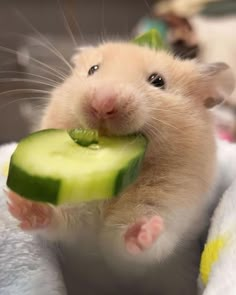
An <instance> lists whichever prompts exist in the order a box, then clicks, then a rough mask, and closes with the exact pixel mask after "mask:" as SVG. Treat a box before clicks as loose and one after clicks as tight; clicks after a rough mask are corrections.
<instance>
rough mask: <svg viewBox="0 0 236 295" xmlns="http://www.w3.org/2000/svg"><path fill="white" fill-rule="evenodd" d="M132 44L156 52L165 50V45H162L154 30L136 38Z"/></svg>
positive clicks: (158, 35)
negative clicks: (146, 47)
mask: <svg viewBox="0 0 236 295" xmlns="http://www.w3.org/2000/svg"><path fill="white" fill-rule="evenodd" d="M133 42H134V43H136V44H138V45H141V46H148V47H150V48H152V49H156V50H157V49H165V48H166V45H165V44H164V41H163V39H162V38H161V35H160V33H159V31H157V30H156V29H151V30H149V31H147V32H145V33H144V34H141V35H139V36H137V37H136V38H135V39H133Z"/></svg>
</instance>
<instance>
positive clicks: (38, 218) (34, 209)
mask: <svg viewBox="0 0 236 295" xmlns="http://www.w3.org/2000/svg"><path fill="white" fill-rule="evenodd" d="M7 195H8V198H9V201H10V202H8V210H9V212H10V213H11V215H12V216H13V217H15V218H16V219H18V220H19V221H20V224H19V226H20V228H21V229H23V230H37V229H44V228H46V227H47V226H48V225H49V224H50V223H51V221H52V217H53V208H52V207H51V206H49V205H48V204H43V203H38V202H31V201H30V200H26V199H24V198H22V197H20V196H19V195H17V194H16V193H14V192H11V191H10V192H7Z"/></svg>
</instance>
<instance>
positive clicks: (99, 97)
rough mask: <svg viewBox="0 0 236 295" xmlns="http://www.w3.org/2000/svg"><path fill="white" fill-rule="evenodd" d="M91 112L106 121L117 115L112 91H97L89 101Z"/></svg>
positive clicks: (115, 101)
mask: <svg viewBox="0 0 236 295" xmlns="http://www.w3.org/2000/svg"><path fill="white" fill-rule="evenodd" d="M91 111H92V113H93V114H94V115H95V116H96V117H97V118H99V119H108V118H111V117H113V116H114V115H115V114H116V113H117V97H116V94H115V93H114V92H113V91H107V90H105V89H103V90H102V91H97V92H96V94H95V95H94V96H93V98H92V101H91Z"/></svg>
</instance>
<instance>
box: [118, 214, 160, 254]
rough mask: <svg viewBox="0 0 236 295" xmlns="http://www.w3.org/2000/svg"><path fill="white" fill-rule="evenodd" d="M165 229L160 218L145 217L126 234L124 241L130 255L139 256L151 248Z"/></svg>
mask: <svg viewBox="0 0 236 295" xmlns="http://www.w3.org/2000/svg"><path fill="white" fill-rule="evenodd" d="M162 229H163V221H162V218H161V217H160V216H154V217H152V218H150V219H148V218H146V217H144V218H141V219H140V220H138V221H137V222H135V223H134V224H132V225H131V226H130V227H129V228H128V230H127V231H126V233H125V236H124V240H125V246H126V249H127V251H128V252H129V253H130V254H138V253H141V252H143V251H145V250H146V249H148V248H150V247H151V246H152V245H153V243H154V242H155V241H156V239H157V238H158V236H159V234H160V233H161V231H162Z"/></svg>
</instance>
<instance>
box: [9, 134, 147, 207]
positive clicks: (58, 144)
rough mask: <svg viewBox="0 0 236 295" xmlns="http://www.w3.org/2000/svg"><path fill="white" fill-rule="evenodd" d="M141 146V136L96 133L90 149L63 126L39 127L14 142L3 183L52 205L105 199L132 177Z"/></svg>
mask: <svg viewBox="0 0 236 295" xmlns="http://www.w3.org/2000/svg"><path fill="white" fill-rule="evenodd" d="M146 146H147V140H146V138H145V137H144V136H142V135H130V136H124V137H115V136H114V137H102V136H101V137H99V145H96V146H95V148H94V145H91V146H89V147H84V146H81V145H78V144H77V143H75V142H74V141H73V140H72V139H71V137H70V136H69V134H68V132H67V131H66V130H58V129H48V130H43V131H39V132H36V133H33V134H31V135H29V136H28V137H26V138H25V139H23V140H22V141H21V142H20V143H19V144H18V146H17V148H16V150H15V152H14V153H13V155H12V157H11V162H10V167H9V174H8V179H7V185H8V187H9V188H10V189H11V190H12V191H14V192H16V193H18V194H20V195H21V196H24V197H25V198H28V199H31V200H35V201H42V202H49V203H52V204H62V203H67V202H79V201H92V200H101V199H109V198H112V197H114V196H117V195H118V194H119V193H121V192H122V191H123V190H124V189H125V188H126V187H127V186H128V185H130V184H131V183H133V182H134V181H135V180H136V178H137V176H138V174H139V171H140V168H141V164H142V160H143V157H144V154H145V150H146Z"/></svg>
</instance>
